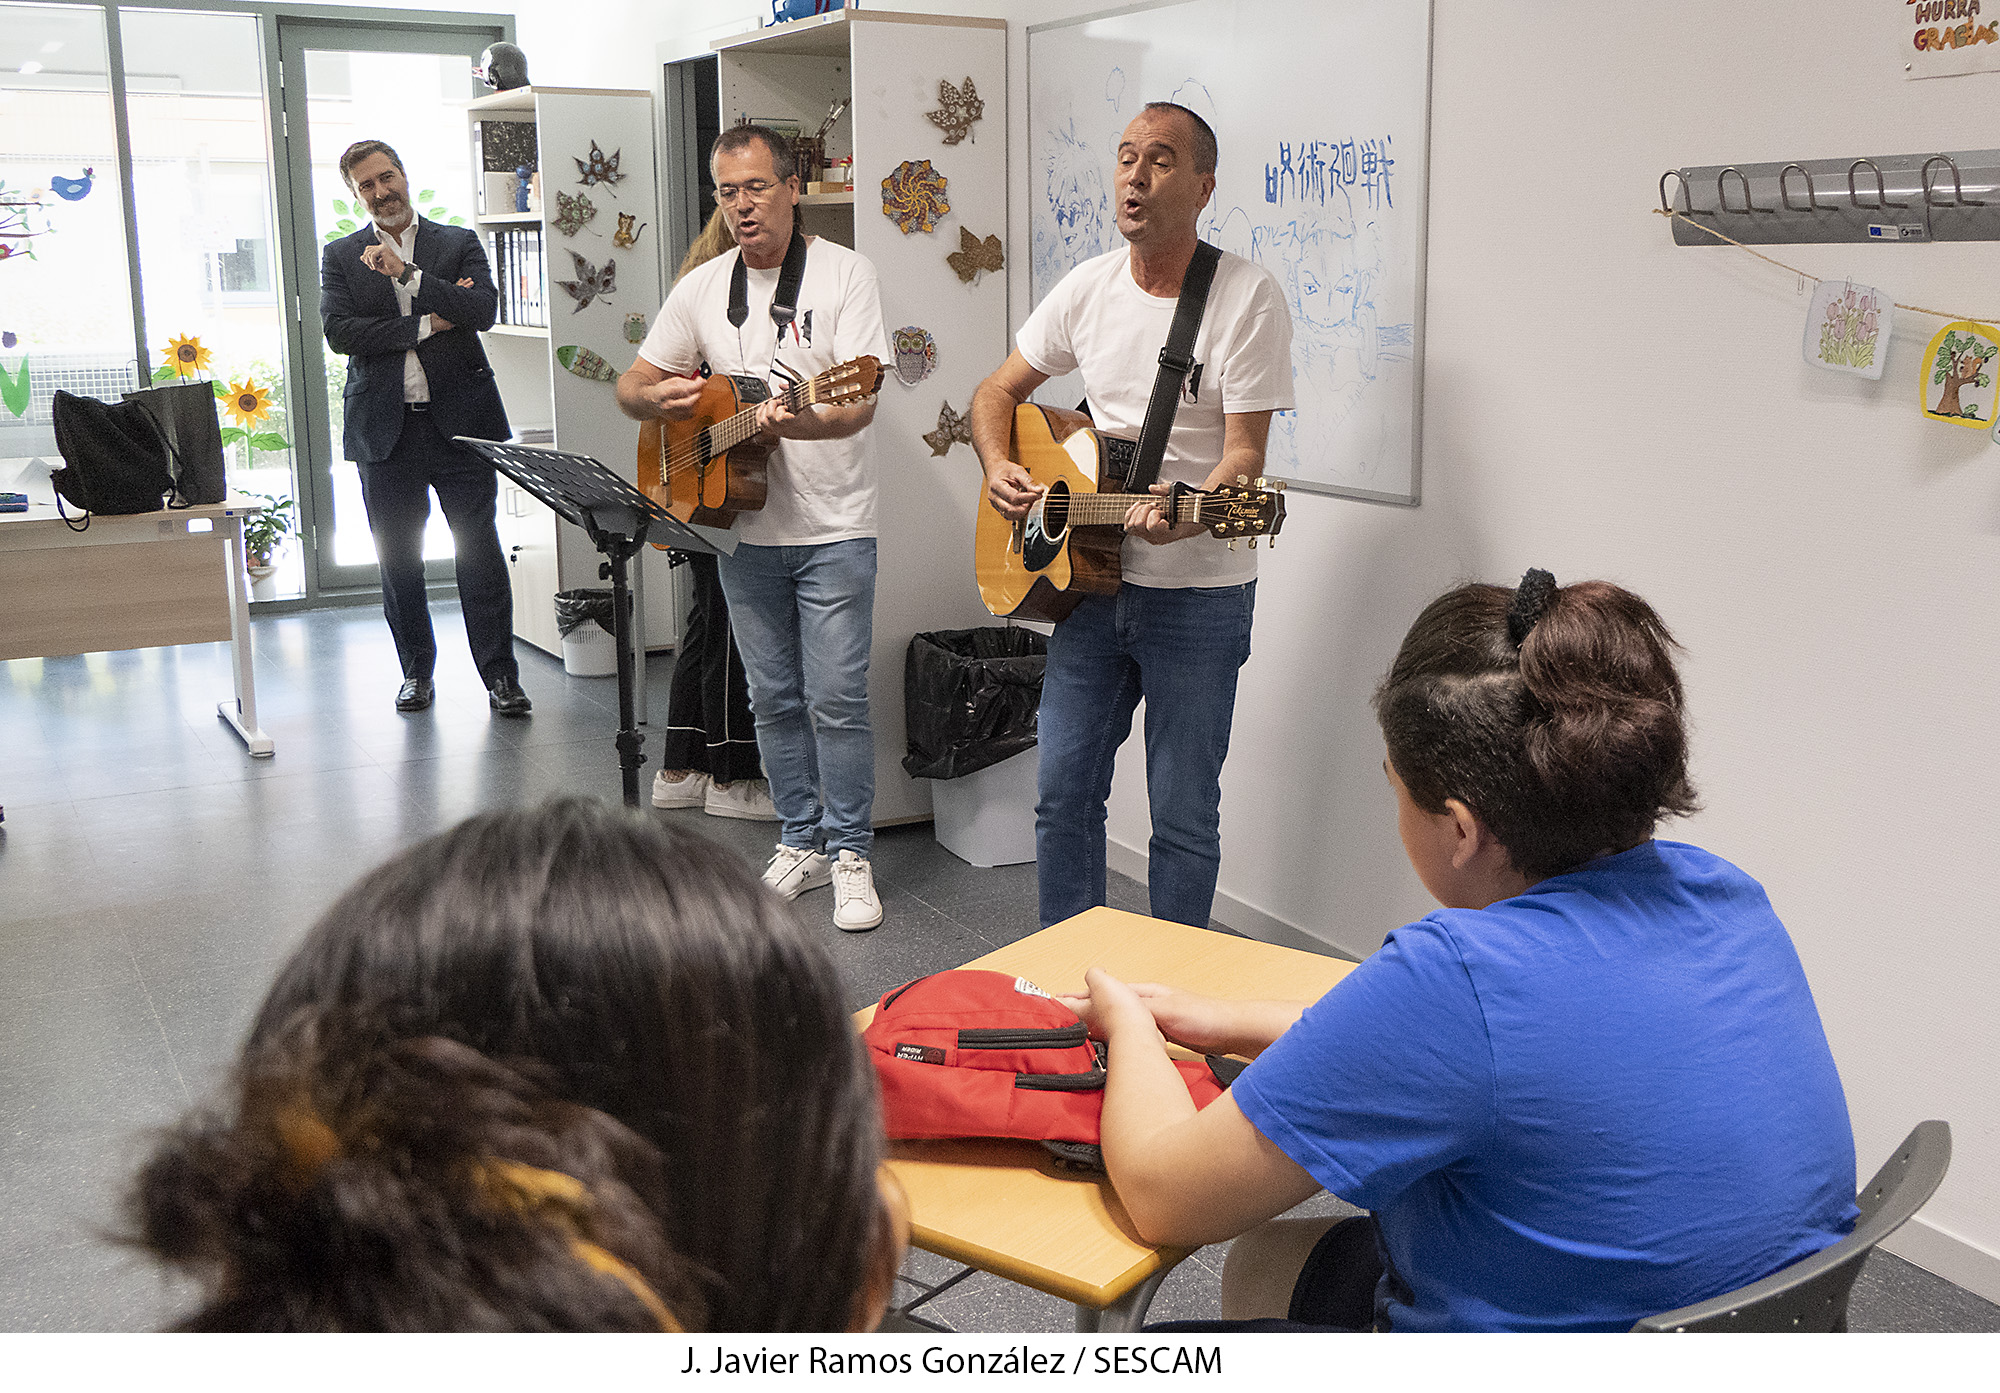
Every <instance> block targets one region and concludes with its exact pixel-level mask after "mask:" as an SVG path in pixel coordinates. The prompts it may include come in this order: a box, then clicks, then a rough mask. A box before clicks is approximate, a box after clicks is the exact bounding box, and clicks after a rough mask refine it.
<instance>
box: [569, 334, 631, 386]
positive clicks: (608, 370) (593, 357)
mask: <svg viewBox="0 0 2000 1393" xmlns="http://www.w3.org/2000/svg"><path fill="white" fill-rule="evenodd" d="M556 361H557V362H558V363H561V364H562V365H563V366H564V367H566V368H568V369H569V370H570V371H571V372H573V373H575V374H576V375H577V376H578V377H586V378H589V379H590V380H591V381H592V382H616V381H617V380H618V369H616V368H614V367H612V366H611V364H609V363H607V362H605V361H604V359H603V358H601V357H599V356H598V355H597V354H595V353H593V352H591V351H590V350H589V349H587V348H583V347H579V346H578V345H576V344H573V343H566V344H564V345H563V346H562V347H561V348H558V349H557V350H556Z"/></svg>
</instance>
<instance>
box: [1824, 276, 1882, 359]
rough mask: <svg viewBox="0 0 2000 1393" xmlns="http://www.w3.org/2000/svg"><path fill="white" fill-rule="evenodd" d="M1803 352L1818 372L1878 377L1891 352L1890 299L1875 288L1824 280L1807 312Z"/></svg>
mask: <svg viewBox="0 0 2000 1393" xmlns="http://www.w3.org/2000/svg"><path fill="white" fill-rule="evenodd" d="M1803 347H1804V350H1805V356H1806V361H1807V362H1808V363H1811V364H1813V365H1814V366H1815V367H1822V368H1830V369H1832V370H1833V371H1834V372H1850V373H1853V374H1854V375H1855V376H1857V377H1866V378H1870V379H1876V378H1880V377H1881V376H1882V360H1883V358H1884V357H1885V356H1887V352H1888V347H1889V297H1888V296H1887V295H1884V294H1883V293H1882V292H1881V291H1879V290H1877V289H1876V288H1875V287H1874V286H1872V285H1856V284H1855V283H1854V282H1853V281H1821V282H1820V283H1819V289H1818V290H1817V291H1815V292H1814V294H1813V300H1812V308H1811V309H1809V310H1807V311H1806V336H1805V343H1804V345H1803Z"/></svg>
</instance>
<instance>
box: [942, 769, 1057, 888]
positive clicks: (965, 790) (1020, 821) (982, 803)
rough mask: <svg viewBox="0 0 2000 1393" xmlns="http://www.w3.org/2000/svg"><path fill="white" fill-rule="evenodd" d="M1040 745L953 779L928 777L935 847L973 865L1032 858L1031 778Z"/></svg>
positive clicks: (1015, 862) (1004, 863) (1011, 863)
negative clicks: (937, 846) (934, 830)
mask: <svg viewBox="0 0 2000 1393" xmlns="http://www.w3.org/2000/svg"><path fill="white" fill-rule="evenodd" d="M1041 767H1042V760H1041V747H1040V746H1031V747H1029V748H1028V749H1025V750H1023V751H1021V753H1019V754H1017V755H1014V756H1012V757H1011V758H1008V759H1003V760H1001V761H1000V762H999V763H998V764H989V765H988V766H986V768H984V769H981V770H979V771H978V772H977V773H972V774H967V775H965V776H964V777H962V778H957V779H932V780H931V781H930V783H931V816H932V817H933V819H934V820H935V824H936V834H937V839H938V845H940V846H942V847H943V848H944V849H945V850H946V851H949V852H950V853H951V854H952V855H953V856H956V857H957V858H958V859H959V860H961V861H964V862H967V863H969V864H971V865H974V866H1018V865H1020V864H1021V863H1022V862H1024V861H1032V860H1034V859H1035V780H1036V776H1037V775H1038V774H1039V773H1040V772H1041Z"/></svg>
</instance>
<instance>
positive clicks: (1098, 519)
mask: <svg viewBox="0 0 2000 1393" xmlns="http://www.w3.org/2000/svg"><path fill="white" fill-rule="evenodd" d="M1207 497H1208V495H1207V494H1204V493H1201V492H1198V491H1197V492H1190V493H1186V494H1183V495H1182V496H1181V497H1179V498H1173V497H1165V498H1163V497H1161V496H1160V495H1159V494H1157V493H1072V494H1071V495H1070V496H1069V525H1070V526H1071V527H1116V526H1118V525H1119V524H1121V523H1123V522H1124V521H1125V514H1127V513H1129V512H1131V511H1132V505H1133V504H1134V503H1159V504H1162V505H1164V506H1165V508H1166V510H1167V521H1168V522H1169V523H1172V524H1174V525H1176V526H1178V525H1179V524H1181V523H1184V522H1200V521H1201V505H1202V503H1203V502H1204V501H1205V500H1206V499H1207Z"/></svg>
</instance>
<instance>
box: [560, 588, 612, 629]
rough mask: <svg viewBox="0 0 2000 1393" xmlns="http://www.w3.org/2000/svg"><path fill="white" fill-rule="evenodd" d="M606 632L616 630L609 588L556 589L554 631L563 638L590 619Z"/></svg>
mask: <svg viewBox="0 0 2000 1393" xmlns="http://www.w3.org/2000/svg"><path fill="white" fill-rule="evenodd" d="M593 619H595V620H596V621H597V627H598V628H600V629H602V630H604V632H605V633H607V634H615V633H617V632H618V630H617V629H615V628H614V627H612V626H613V624H614V623H615V622H616V614H615V611H614V610H613V609H612V604H611V592H610V591H609V590H558V591H556V632H557V633H559V634H561V635H562V636H563V637H564V638H568V637H569V636H570V635H571V634H573V633H575V632H576V631H577V630H578V629H581V628H582V627H583V626H584V625H586V624H588V623H589V622H590V621H591V620H593Z"/></svg>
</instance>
